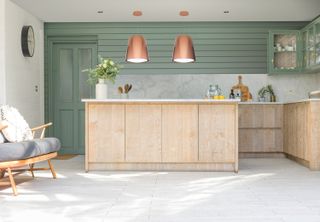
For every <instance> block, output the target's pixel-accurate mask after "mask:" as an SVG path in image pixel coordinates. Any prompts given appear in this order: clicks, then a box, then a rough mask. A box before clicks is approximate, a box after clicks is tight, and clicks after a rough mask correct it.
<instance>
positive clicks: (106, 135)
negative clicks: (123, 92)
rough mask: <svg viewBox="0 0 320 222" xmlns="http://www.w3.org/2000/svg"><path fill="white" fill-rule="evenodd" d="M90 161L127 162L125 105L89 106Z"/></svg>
mask: <svg viewBox="0 0 320 222" xmlns="http://www.w3.org/2000/svg"><path fill="white" fill-rule="evenodd" d="M88 109H89V111H88V112H89V114H88V115H89V116H88V117H87V118H88V119H87V121H88V124H87V127H89V129H88V130H89V131H88V133H87V134H88V147H89V148H88V151H89V152H88V161H89V162H123V161H124V160H125V132H124V131H125V115H124V114H125V113H124V109H125V107H124V105H103V104H89V107H88Z"/></svg>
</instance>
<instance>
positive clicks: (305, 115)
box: [284, 100, 320, 170]
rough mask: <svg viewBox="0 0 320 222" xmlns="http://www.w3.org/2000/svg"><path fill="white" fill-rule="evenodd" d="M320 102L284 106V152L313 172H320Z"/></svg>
mask: <svg viewBox="0 0 320 222" xmlns="http://www.w3.org/2000/svg"><path fill="white" fill-rule="evenodd" d="M319 135H320V102H319V101H317V100H315V101H312V100H310V101H306V102H297V103H290V104H285V105H284V152H285V153H286V154H287V156H288V157H289V158H291V159H293V160H295V161H297V162H300V163H302V164H303V165H305V166H307V167H309V168H310V169H311V170H320V136H319Z"/></svg>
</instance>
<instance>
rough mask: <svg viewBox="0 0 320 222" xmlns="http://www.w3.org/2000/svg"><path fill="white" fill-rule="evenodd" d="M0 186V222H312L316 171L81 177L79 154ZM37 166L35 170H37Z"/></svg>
mask: <svg viewBox="0 0 320 222" xmlns="http://www.w3.org/2000/svg"><path fill="white" fill-rule="evenodd" d="M53 163H54V166H55V168H56V171H57V173H58V177H59V178H58V179H57V180H53V179H51V178H50V176H51V175H50V173H49V172H37V173H36V176H37V178H35V179H32V178H31V177H30V176H29V175H28V174H27V173H25V174H23V175H20V176H18V177H16V180H17V182H19V183H20V184H19V185H18V191H19V193H20V195H19V196H17V197H14V196H12V194H11V188H9V187H5V188H4V187H3V186H1V187H0V206H1V207H0V222H6V221H14V222H15V221H33V222H34V221H41V222H43V221H58V222H65V221H68V222H69V221H75V222H82V221H90V222H94V221H101V222H102V221H106V222H113V221H115V222H118V221H121V222H133V221H134V222H136V221H137V222H144V221H152V222H169V221H172V222H182V221H183V222H189V221H195V222H198V221H203V222H207V221H208V222H209V221H210V222H212V221H218V222H220V221H221V222H224V221H227V222H233V221H236V222H251V221H254V222H257V221H258V222H266V221H270V222H278V221H279V222H280V221H281V222H294V221H297V222H320V172H313V171H310V170H309V169H307V168H305V167H303V166H301V165H298V164H297V163H295V162H292V161H290V160H288V159H284V158H278V159H241V161H240V171H239V173H238V174H235V173H231V172H230V173H229V172H226V173H225V172H99V171H93V172H90V173H85V172H84V169H83V167H84V160H83V157H82V156H78V157H75V158H73V159H70V160H54V161H53ZM40 165H42V164H40Z"/></svg>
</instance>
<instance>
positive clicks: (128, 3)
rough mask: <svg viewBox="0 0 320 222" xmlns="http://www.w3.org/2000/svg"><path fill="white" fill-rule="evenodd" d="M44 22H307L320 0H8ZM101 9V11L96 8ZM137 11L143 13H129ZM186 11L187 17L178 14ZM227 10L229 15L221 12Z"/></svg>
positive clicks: (313, 15) (318, 10)
mask: <svg viewBox="0 0 320 222" xmlns="http://www.w3.org/2000/svg"><path fill="white" fill-rule="evenodd" d="M12 1H13V2H15V3H17V4H18V5H20V6H21V7H22V8H24V9H26V10H27V11H29V12H31V13H32V14H33V15H35V16H37V17H38V18H40V19H41V20H43V21H45V22H136V21H157V22H158V21H310V20H312V19H314V18H315V17H316V16H318V15H319V14H320V0H12ZM99 10H103V11H104V13H103V14H98V13H97V11H99ZM134 10H141V11H142V12H143V16H141V17H134V16H132V12H133V11H134ZM180 10H188V11H189V12H190V15H189V16H188V17H180V16H179V11H180ZM225 10H229V11H230V13H229V14H224V13H223V11H225Z"/></svg>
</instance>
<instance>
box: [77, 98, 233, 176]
mask: <svg viewBox="0 0 320 222" xmlns="http://www.w3.org/2000/svg"><path fill="white" fill-rule="evenodd" d="M82 101H83V102H85V108H86V155H85V169H86V171H89V170H179V171H180V170H181V171H234V172H237V171H238V101H237V100H202V99H199V100H133V99H130V100H115V99H107V100H95V99H84V100H82Z"/></svg>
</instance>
